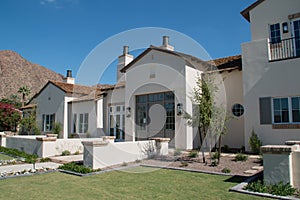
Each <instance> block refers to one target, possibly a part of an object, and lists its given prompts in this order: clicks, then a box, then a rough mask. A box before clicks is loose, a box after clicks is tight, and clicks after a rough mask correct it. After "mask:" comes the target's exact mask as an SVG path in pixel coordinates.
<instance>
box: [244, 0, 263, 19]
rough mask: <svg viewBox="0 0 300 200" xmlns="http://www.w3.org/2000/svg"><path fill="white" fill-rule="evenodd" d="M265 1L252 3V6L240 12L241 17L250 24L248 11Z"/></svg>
mask: <svg viewBox="0 0 300 200" xmlns="http://www.w3.org/2000/svg"><path fill="white" fill-rule="evenodd" d="M264 1H265V0H257V1H256V2H254V3H253V4H251V5H250V6H249V7H248V8H246V9H245V10H243V11H242V12H241V15H243V17H244V18H245V19H246V20H247V21H248V22H250V15H249V13H250V11H251V10H252V9H254V8H255V7H256V6H258V5H259V4H261V3H262V2H264Z"/></svg>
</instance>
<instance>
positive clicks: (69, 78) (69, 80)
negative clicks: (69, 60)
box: [64, 70, 75, 84]
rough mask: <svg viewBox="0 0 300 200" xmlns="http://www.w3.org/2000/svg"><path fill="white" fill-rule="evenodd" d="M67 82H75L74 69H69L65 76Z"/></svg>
mask: <svg viewBox="0 0 300 200" xmlns="http://www.w3.org/2000/svg"><path fill="white" fill-rule="evenodd" d="M64 81H65V83H69V84H75V78H73V77H72V70H67V76H66V77H65V78H64Z"/></svg>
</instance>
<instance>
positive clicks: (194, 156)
mask: <svg viewBox="0 0 300 200" xmlns="http://www.w3.org/2000/svg"><path fill="white" fill-rule="evenodd" d="M198 154H199V152H198V151H195V150H193V151H191V152H189V157H190V158H196V157H198Z"/></svg>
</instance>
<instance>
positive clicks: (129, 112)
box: [126, 107, 131, 117]
mask: <svg viewBox="0 0 300 200" xmlns="http://www.w3.org/2000/svg"><path fill="white" fill-rule="evenodd" d="M130 116H131V108H130V107H127V108H126V117H130Z"/></svg>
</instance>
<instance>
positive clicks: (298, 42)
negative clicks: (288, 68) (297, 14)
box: [292, 19, 300, 57]
mask: <svg viewBox="0 0 300 200" xmlns="http://www.w3.org/2000/svg"><path fill="white" fill-rule="evenodd" d="M292 24H293V32H292V33H293V37H294V38H295V56H296V57H298V56H300V19H297V20H294V21H292Z"/></svg>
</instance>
